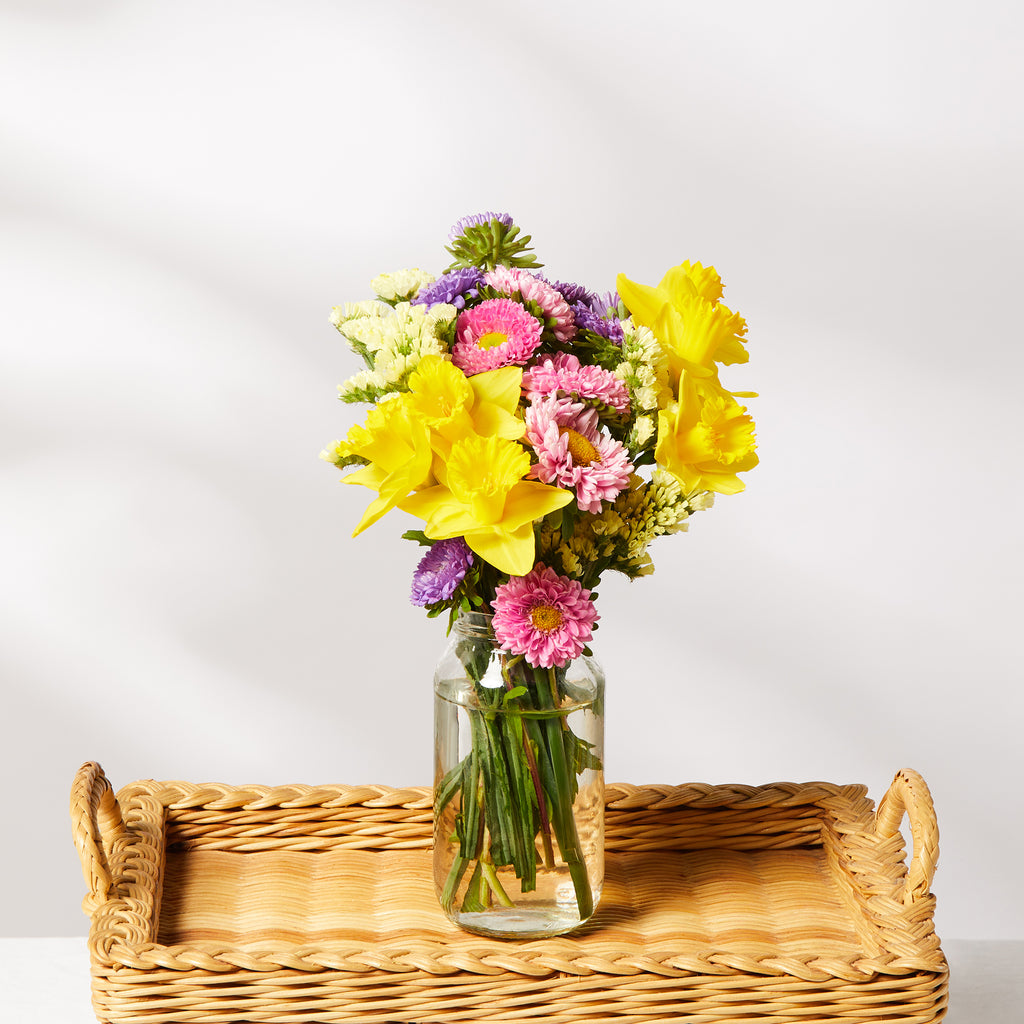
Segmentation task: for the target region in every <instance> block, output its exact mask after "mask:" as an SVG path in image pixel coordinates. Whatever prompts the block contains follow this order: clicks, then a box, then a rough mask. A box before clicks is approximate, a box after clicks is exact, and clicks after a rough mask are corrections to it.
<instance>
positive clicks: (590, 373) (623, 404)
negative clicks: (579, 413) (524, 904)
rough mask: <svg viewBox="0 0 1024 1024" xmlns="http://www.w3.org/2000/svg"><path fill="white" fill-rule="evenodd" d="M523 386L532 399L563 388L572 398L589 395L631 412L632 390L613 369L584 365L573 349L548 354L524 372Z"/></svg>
mask: <svg viewBox="0 0 1024 1024" xmlns="http://www.w3.org/2000/svg"><path fill="white" fill-rule="evenodd" d="M523 390H524V391H525V392H526V395H527V397H528V398H529V399H530V401H531V402H532V401H536V400H537V399H538V398H543V397H544V396H546V395H556V394H558V392H562V393H563V394H565V395H568V396H569V397H570V398H574V399H580V398H589V399H594V400H595V401H597V402H600V403H601V405H604V406H608V407H609V408H611V409H614V410H615V411H616V412H617V413H620V414H621V415H623V416H628V415H629V390H628V389H627V388H626V385H625V384H624V383H623V382H622V381H621V380H619V378H618V377H616V376H615V374H614V373H612V372H611V370H605V369H602V367H600V366H584V365H583V364H582V363H581V362H580V361H579V359H577V358H576V356H574V355H572V354H571V353H570V352H558V353H556V354H555V355H553V356H545V357H544V358H543V359H542V360H541V361H540V362H539V363H537V364H535V365H534V366H531V367H530V369H529V370H527V371H526V373H524V374H523Z"/></svg>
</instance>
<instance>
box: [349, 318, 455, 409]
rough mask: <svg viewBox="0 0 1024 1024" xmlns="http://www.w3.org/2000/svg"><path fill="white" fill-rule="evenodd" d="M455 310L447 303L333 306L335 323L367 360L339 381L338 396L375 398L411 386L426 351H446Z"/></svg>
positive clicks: (429, 352)
mask: <svg viewBox="0 0 1024 1024" xmlns="http://www.w3.org/2000/svg"><path fill="white" fill-rule="evenodd" d="M456 313H457V310H456V309H455V307H454V306H449V305H446V304H444V303H438V304H437V305H435V306H431V307H430V308H429V309H427V308H426V307H424V306H413V305H410V304H409V303H408V302H399V303H397V304H396V305H395V306H394V308H392V307H391V306H388V305H386V304H384V303H381V302H362V303H354V304H351V305H349V306H345V307H343V308H342V307H335V311H334V315H332V317H331V320H332V323H334V325H335V326H336V327H337V328H338V330H339V331H340V332H341V334H342V335H344V337H345V339H346V340H347V341H348V343H349V345H350V346H351V347H352V349H353V350H354V351H355V352H357V353H359V355H361V356H362V357H363V360H364V362H365V363H366V369H365V370H363V371H361V372H360V373H357V374H356V375H355V376H354V377H350V378H349V379H348V380H347V381H345V382H344V383H343V384H339V385H338V397H339V398H341V400H342V401H344V402H377V401H379V400H380V399H381V398H383V397H384V396H386V395H389V394H394V393H396V392H399V391H406V390H408V382H409V377H410V376H411V375H412V373H413V372H414V371H415V370H416V367H417V366H418V365H419V362H420V360H421V359H422V358H423V357H424V356H425V355H428V354H430V355H438V356H444V355H446V354H447V352H448V349H449V345H450V342H451V334H452V330H453V327H454V322H455V317H456Z"/></svg>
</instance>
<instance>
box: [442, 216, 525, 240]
mask: <svg viewBox="0 0 1024 1024" xmlns="http://www.w3.org/2000/svg"><path fill="white" fill-rule="evenodd" d="M492 220H496V221H500V222H501V223H502V224H504V225H505V227H507V228H510V227H512V218H511V216H510V215H509V214H507V213H491V211H490V210H488V211H487V213H473V214H470V215H469V216H468V217H462V218H461V219H459V220H457V221H456V222H455V223H454V224H453V225H452V229H451V231H449V232H448V238H449V240H450V241H452V242H457V241H458V240H459V239H460V238H461V237H462V236H463V235H464V234H465V233H466V228H475V227H479V226H480V225H481V224H490V223H491V221H492Z"/></svg>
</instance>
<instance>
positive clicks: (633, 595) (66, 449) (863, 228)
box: [0, 0, 1024, 938]
mask: <svg viewBox="0 0 1024 1024" xmlns="http://www.w3.org/2000/svg"><path fill="white" fill-rule="evenodd" d="M1022 27H1024V16H1022V15H1021V13H1020V9H1019V7H1018V6H1017V5H1013V4H1009V3H1007V4H998V3H981V4H976V5H973V6H972V7H971V8H970V9H968V8H967V7H966V6H965V5H958V4H951V3H895V4H893V3H866V4H864V3H862V4H857V5H845V6H840V5H833V4H819V3H811V2H808V3H785V2H783V3H772V4H763V3H720V4H714V5H708V4H694V3H661V4H655V3H644V2H633V3H629V4H615V5H612V4H602V3H571V4H570V3H564V4H549V3H543V2H534V3H511V4H501V5H497V4H495V5H489V4H474V3H446V4H441V3H433V4H417V3H290V4H284V3H279V4H270V3H261V2H246V3H240V2H239V3H223V2H212V3H181V2H178V3H173V4H171V3H163V4H161V3H155V4H137V3H127V2H123V3H119V2H115V0H108V2H100V0H95V2H88V0H79V2H73V0H67V2H63V3H61V2H57V0H34V2H25V3H10V2H7V3H3V4H0V57H2V59H0V96H2V97H3V98H2V100H0V103H2V120H0V132H2V150H3V159H2V161H0V182H2V195H0V213H2V217H3V231H2V236H0V260H2V266H3V270H2V280H3V292H4V299H3V303H2V306H0V309H2V331H0V333H2V338H3V348H2V352H3V355H2V359H3V366H2V376H0V379H2V382H3V383H2V386H3V392H4V396H3V404H2V408H0V422H2V431H0V446H2V450H3V462H2V470H0V471H2V494H3V499H2V503H0V517H2V523H3V534H2V538H3V539H2V544H3V547H2V550H0V558H2V562H0V565H2V566H3V571H2V575H0V579H2V583H0V600H2V626H0V628H2V631H3V642H2V651H0V654H2V672H3V693H4V699H3V711H2V712H0V717H2V719H3V732H4V735H3V749H4V752H5V754H6V758H5V760H6V777H7V779H8V782H7V785H6V786H5V801H4V803H5V807H4V813H3V814H2V815H0V820H2V822H3V824H2V826H0V827H2V829H3V843H2V846H0V851H2V852H0V857H2V870H0V877H3V878H5V879H8V880H9V881H10V880H11V879H16V878H17V879H21V880H22V883H21V884H15V885H9V886H8V891H7V895H6V896H5V898H4V900H3V911H2V914H3V919H2V921H0V933H3V934H9V935H30V934H34V935H45V934H76V933H81V932H84V930H85V927H86V921H85V918H84V917H82V916H81V915H80V913H79V911H78V903H79V900H80V898H81V895H82V892H83V885H82V881H81V878H80V876H79V874H78V867H77V858H76V855H75V853H74V850H73V848H72V844H71V840H70V834H69V827H68V821H67V816H66V803H67V791H68V787H69V784H70V781H71V778H72V775H73V773H74V771H75V769H76V768H77V766H78V765H79V764H80V763H81V762H82V761H83V760H86V759H97V760H100V761H101V762H102V763H103V764H104V766H105V768H106V769H107V772H108V774H109V775H110V777H111V779H112V780H113V782H114V784H115V786H118V785H121V784H123V783H125V782H128V781H130V780H132V779H135V778H141V777H155V778H187V779H191V780H194V781H209V780H213V781H226V782H234V783H245V782H266V783H284V782H310V783H321V782H348V783H358V782H382V783H391V784H396V785H401V784H427V783H429V781H430V778H429V772H430V735H431V723H430V715H431V703H430V670H431V667H432V664H433V661H434V659H435V657H436V655H437V653H439V651H440V649H441V647H442V646H443V628H442V626H441V624H440V623H438V622H431V621H429V620H427V619H426V618H425V617H423V615H422V614H421V612H420V611H419V610H417V609H414V608H412V607H410V606H409V604H408V602H407V588H408V582H409V575H410V572H411V570H412V568H413V566H414V564H415V561H416V559H417V558H418V552H417V550H416V549H415V548H414V546H413V545H409V544H407V543H406V542H403V541H400V540H399V539H398V535H399V534H400V533H401V531H402V530H403V529H406V528H408V525H411V522H412V521H411V520H410V521H408V523H407V522H406V521H403V520H402V519H400V518H394V517H390V516H389V517H388V518H387V519H385V520H384V521H382V522H381V523H380V524H378V525H377V526H375V527H374V528H373V529H372V530H370V531H369V532H367V533H366V534H364V535H363V536H362V537H360V538H359V539H358V540H352V539H350V537H349V533H350V531H351V529H352V527H353V526H354V525H355V523H356V521H357V520H358V517H359V515H360V513H361V510H362V508H363V507H364V505H365V504H366V502H367V500H368V497H369V492H366V491H364V490H362V489H360V488H349V487H342V486H340V485H339V484H338V483H337V476H338V474H337V473H336V472H335V471H334V470H333V469H332V468H331V467H329V466H327V465H326V464H325V463H323V462H321V461H319V460H318V458H317V455H318V452H319V451H320V449H321V448H322V447H323V446H324V445H325V444H326V443H327V442H329V441H330V440H332V439H334V438H336V437H338V436H341V435H342V434H343V433H344V431H345V430H346V429H347V427H348V425H349V424H350V423H351V422H352V421H353V420H354V419H355V418H356V417H357V416H361V414H362V413H361V411H360V410H358V409H354V408H352V407H347V406H343V405H341V404H340V403H338V402H337V401H336V400H335V397H334V395H335V391H334V388H335V385H336V384H337V383H338V382H339V381H341V380H342V379H343V378H345V377H347V376H349V375H350V374H351V373H353V372H355V370H356V369H357V366H356V364H355V358H354V357H353V356H351V355H350V354H349V353H348V351H347V350H346V349H345V347H344V344H343V343H342V341H341V339H340V338H339V337H338V336H337V335H336V333H335V332H334V331H333V329H332V328H331V327H330V326H329V325H328V322H327V316H328V313H329V310H330V307H331V306H332V305H334V304H336V303H340V302H343V301H345V300H354V299H359V298H365V297H369V295H370V290H369V280H370V278H371V277H373V276H374V275H375V274H377V273H379V272H381V271H382V270H392V269H398V268H401V267H406V266H416V265H418V266H422V267H425V268H428V269H432V270H433V271H435V272H437V271H439V270H440V269H441V268H442V267H443V266H444V265H445V263H446V262H447V259H446V255H445V254H444V252H443V250H442V247H443V244H444V241H445V238H446V234H447V230H448V227H449V225H450V224H451V223H452V222H453V221H454V220H456V219H457V218H458V217H460V216H462V215H463V214H467V213H472V212H478V211H480V210H485V209H491V210H507V211H509V212H510V213H512V214H513V215H514V216H515V217H516V219H517V221H518V223H520V224H521V225H522V226H523V228H524V230H526V231H528V232H530V233H531V234H532V235H533V236H534V241H535V244H536V247H537V251H538V254H539V256H540V258H541V259H542V260H543V261H544V262H545V264H546V265H547V268H548V270H549V271H550V272H551V273H552V274H553V275H554V276H555V277H560V278H563V279H572V280H581V281H584V282H586V283H587V284H588V285H590V286H591V287H595V288H601V289H604V288H611V287H613V286H614V280H615V275H616V273H617V272H618V271H624V272H626V273H627V274H628V275H629V276H631V277H633V278H634V279H637V280H641V281H645V282H650V283H654V282H656V281H657V280H658V279H659V278H660V276H661V274H662V272H663V271H664V270H665V269H667V268H668V267H669V266H671V265H673V264H675V263H678V262H680V261H681V260H683V259H687V258H689V259H694V260H702V261H704V262H705V263H713V264H714V265H715V266H716V267H717V268H718V269H719V270H720V272H721V273H722V275H723V277H724V279H725V282H726V286H727V287H726V301H727V302H728V303H729V304H730V306H732V307H733V308H735V309H738V310H739V311H740V312H741V313H743V314H744V315H745V316H746V318H747V319H748V321H749V324H750V344H749V349H750V352H751V362H750V364H749V366H747V367H743V368H733V371H732V373H731V375H730V378H729V384H730V386H732V387H734V388H743V387H746V388H750V389H753V390H757V391H759V392H760V394H761V397H760V398H758V399H756V400H754V401H753V402H752V403H751V406H752V411H753V413H754V415H755V418H756V419H757V422H758V427H759V443H760V453H761V457H762V464H761V466H760V467H759V468H758V469H757V470H756V471H755V472H754V473H751V474H749V475H748V477H747V481H748V490H747V491H746V492H745V493H744V494H743V495H740V496H737V497H733V498H725V499H721V500H720V501H719V503H718V505H717V507H716V508H715V509H713V510H712V511H711V512H709V513H707V514H704V515H701V516H699V517H696V518H695V519H694V520H693V522H692V528H691V531H690V533H689V534H687V535H682V536H678V537H674V538H666V539H663V540H662V541H660V542H659V543H658V544H656V545H655V547H654V548H653V549H652V553H653V555H654V558H655V563H656V565H657V572H656V574H655V575H654V577H652V578H651V579H647V580H643V581H641V582H638V583H636V584H632V585H631V584H628V583H627V582H626V581H625V580H609V581H607V582H606V583H604V584H603V585H602V587H601V599H600V610H601V612H602V615H603V629H602V630H601V632H600V634H599V637H598V640H599V641H600V642H599V644H597V648H596V649H597V652H598V655H599V657H600V658H601V660H602V661H603V662H604V664H605V667H606V670H607V673H608V677H609V721H608V735H607V744H608V757H607V764H608V776H609V778H610V779H612V780H615V781H630V782H683V781H698V780H699V781H708V782H750V783H761V782H770V781H775V780H778V779H791V780H797V781H807V780H810V779H827V780H829V781H835V782H865V783H867V784H868V785H869V786H870V788H871V792H872V795H873V796H874V797H875V798H876V799H877V798H878V797H880V796H881V795H882V793H883V792H884V791H885V788H886V786H887V785H888V783H889V781H890V779H891V777H892V775H893V773H894V772H895V771H896V769H898V768H900V767H903V766H904V765H907V766H910V767H914V768H917V769H918V770H919V771H921V772H922V773H923V774H924V776H925V778H926V779H927V780H928V782H929V783H930V785H931V787H932V792H933V795H934V797H935V802H936V805H937V809H938V814H939V822H940V826H941V829H942V858H941V861H940V865H939V872H938V875H937V878H936V882H935V891H936V892H937V894H938V897H939V911H938V914H939V920H938V925H939V931H940V934H941V935H942V936H943V937H945V938H952V937H960V938H982V937H985V938H1022V937H1024V924H1022V921H1024V891H1022V885H1021V881H1020V878H1021V875H1020V872H1019V871H1018V870H1016V863H1017V861H1018V860H1019V850H1020V849H1021V848H1022V847H1024V821H1022V813H1021V806H1022V802H1021V796H1020V792H1021V791H1020V774H1021V768H1022V755H1021V750H1020V740H1019V737H1020V720H1021V712H1022V703H1024V702H1022V697H1021V687H1020V683H1021V673H1020V669H1019V662H1020V659H1019V653H1018V652H1019V639H1018V634H1017V627H1018V623H1019V620H1020V611H1021V604H1020V589H1019V588H1020V580H1021V570H1022V565H1021V557H1020V519H1021V511H1022V509H1021V497H1022V488H1021V483H1020V462H1021V453H1020V440H1019V434H1020V425H1019V424H1020V398H1019V393H1018V388H1017V382H1018V381H1019V379H1020V378H1021V373H1022V371H1024V365H1022V358H1021V331H1020V314H1019V310H1018V308H1017V305H1016V301H1017V297H1018V294H1019V290H1020V289H1019V281H1020V271H1021V258H1020V246H1021V240H1022V239H1021V227H1022V208H1021V198H1020V182H1021V180H1022V179H1024V167H1022V163H1024V161H1022V150H1024V145H1022V122H1021V111H1020V107H1019V106H1018V98H1019V96H1020V95H1021V94H1022V90H1024V81H1022V77H1024V76H1022V75H1021V72H1020V62H1019V60H1018V59H1017V56H1016V54H1015V53H1014V50H1013V47H1014V45H1015V44H1014V43H1013V37H1014V35H1015V34H1017V35H1018V38H1019V33H1020V30H1021V28H1022Z"/></svg>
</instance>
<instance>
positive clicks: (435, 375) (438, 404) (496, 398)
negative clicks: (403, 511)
mask: <svg viewBox="0 0 1024 1024" xmlns="http://www.w3.org/2000/svg"><path fill="white" fill-rule="evenodd" d="M522 381H523V371H522V369H521V368H520V367H518V366H503V367H501V369H498V370H488V371H487V372H486V373H478V374H475V375H474V376H473V377H467V376H466V375H465V374H464V373H463V372H462V371H461V370H460V369H459V368H458V367H457V366H455V365H453V364H452V363H451V362H449V361H448V360H445V359H441V358H440V357H439V356H433V355H428V356H424V357H423V358H422V359H421V360H420V362H419V366H418V367H417V368H416V372H415V373H414V374H413V375H412V376H411V377H410V378H409V395H408V404H409V408H410V410H411V411H412V413H413V415H415V416H416V417H417V418H418V419H419V420H421V421H422V422H423V423H425V424H426V425H427V427H429V428H430V432H431V444H432V445H433V447H434V449H435V451H437V453H438V454H439V455H440V456H441V458H440V460H439V462H438V463H437V464H436V465H437V468H438V470H439V472H443V465H444V461H445V460H446V459H447V456H448V453H449V452H450V451H451V446H452V443H453V442H455V441H457V440H459V439H460V438H463V437H468V436H470V435H481V436H483V437H491V436H494V437H501V438H504V439H505V440H508V441H515V440H517V439H518V438H520V437H522V436H523V432H524V431H525V429H526V424H525V423H524V422H523V421H522V420H521V419H519V417H518V416H516V415H515V413H516V409H517V408H518V406H519V396H520V393H521V388H522ZM439 479H440V477H439Z"/></svg>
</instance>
